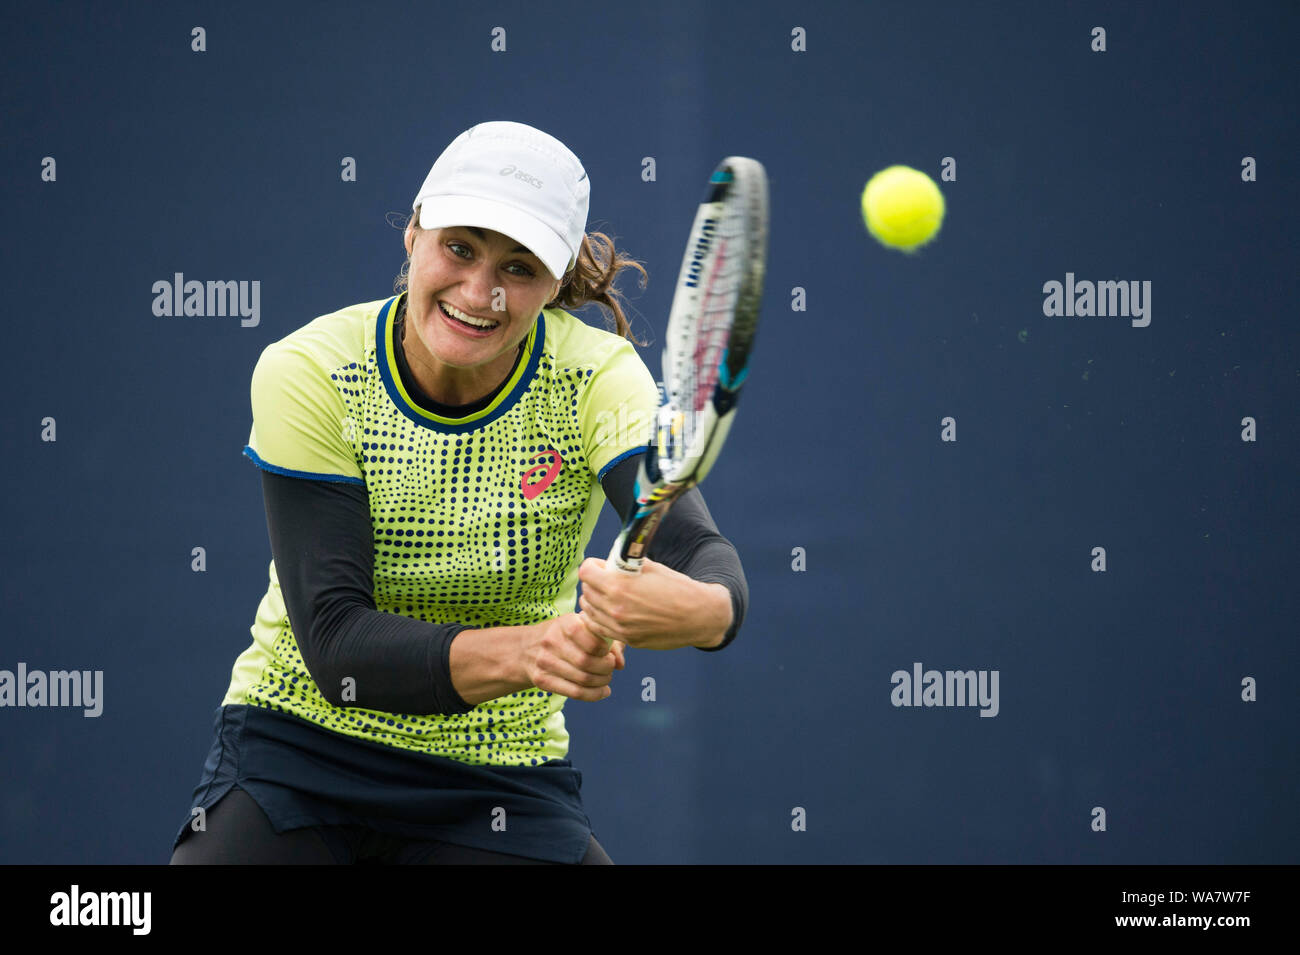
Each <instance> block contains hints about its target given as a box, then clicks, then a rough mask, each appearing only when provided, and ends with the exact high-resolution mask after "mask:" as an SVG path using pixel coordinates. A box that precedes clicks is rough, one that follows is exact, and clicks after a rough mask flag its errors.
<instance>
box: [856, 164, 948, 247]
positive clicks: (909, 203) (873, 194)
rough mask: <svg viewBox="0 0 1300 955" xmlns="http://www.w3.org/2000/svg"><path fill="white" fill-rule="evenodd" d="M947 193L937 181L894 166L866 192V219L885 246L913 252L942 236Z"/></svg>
mask: <svg viewBox="0 0 1300 955" xmlns="http://www.w3.org/2000/svg"><path fill="white" fill-rule="evenodd" d="M943 212H944V203H943V193H941V192H940V191H939V187H938V186H936V185H935V184H934V180H933V179H931V178H930V177H929V176H927V175H926V174H925V173H923V172H921V171H920V170H919V169H913V168H911V167H910V166H890V167H889V168H888V169H882V170H880V172H878V173H876V174H875V175H874V176H872V177H871V178H870V179H869V180H868V181H867V185H866V188H865V189H863V190H862V218H863V219H865V220H866V223H867V229H868V231H870V232H871V234H872V235H874V236H875V237H876V238H877V239H878V240H879V241H880V242H881V243H882V244H883V245H887V246H889V247H890V248H891V249H900V250H901V251H903V252H911V251H913V250H915V249H918V248H920V247H921V246H923V245H925V244H926V243H927V242H929V241H930V240H931V239H933V238H934V237H935V236H936V235H938V234H939V226H940V225H942V224H943Z"/></svg>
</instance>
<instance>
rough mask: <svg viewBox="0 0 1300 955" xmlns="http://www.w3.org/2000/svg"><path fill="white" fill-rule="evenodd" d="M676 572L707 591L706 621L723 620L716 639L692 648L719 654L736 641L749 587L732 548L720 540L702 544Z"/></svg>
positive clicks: (722, 539) (709, 540) (698, 643)
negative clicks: (718, 651)
mask: <svg viewBox="0 0 1300 955" xmlns="http://www.w3.org/2000/svg"><path fill="white" fill-rule="evenodd" d="M652 549H653V547H652ZM677 569H678V570H679V571H680V572H681V573H683V574H685V575H686V576H687V577H690V578H692V579H693V580H694V581H695V582H696V583H697V584H699V585H701V587H704V588H707V593H708V594H709V595H710V598H711V600H712V601H713V603H712V604H710V606H709V609H710V611H711V613H712V616H710V617H709V618H708V619H709V620H712V621H716V620H719V619H721V620H725V623H724V624H723V625H722V628H721V631H720V632H718V633H717V635H716V638H715V639H710V640H708V641H705V642H697V643H695V644H694V645H695V646H696V647H699V649H701V650H721V649H722V648H723V647H725V646H727V644H729V643H731V641H732V640H734V639H735V638H736V634H737V633H738V632H739V631H740V625H741V623H742V622H744V619H745V611H746V609H747V607H748V605H749V583H748V581H747V580H746V579H745V571H744V568H742V567H741V564H740V557H739V555H738V554H737V553H736V549H735V547H733V546H732V544H731V543H730V541H727V540H726V539H725V538H723V537H721V536H718V537H713V538H711V539H708V540H705V541H703V542H701V543H700V544H698V545H697V546H696V548H695V550H694V551H693V552H692V553H691V555H690V557H689V559H687V560H686V561H684V562H682V563H680V564H679V566H678V568H677ZM703 592H705V591H702V593H703Z"/></svg>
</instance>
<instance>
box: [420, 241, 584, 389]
mask: <svg viewBox="0 0 1300 955" xmlns="http://www.w3.org/2000/svg"><path fill="white" fill-rule="evenodd" d="M405 241H406V251H407V254H408V255H409V256H410V257H411V268H410V273H409V279H408V292H407V306H406V325H407V328H406V335H405V341H404V342H403V347H404V349H405V352H406V360H407V363H408V364H409V365H410V366H411V371H412V372H413V373H414V375H415V377H416V380H417V381H418V382H419V384H420V387H421V388H422V389H423V390H424V391H425V392H426V393H427V394H428V395H429V397H431V398H433V399H434V400H435V401H439V402H442V403H444V404H451V405H458V404H468V403H469V402H471V401H475V400H477V399H478V398H481V397H483V396H484V395H486V394H488V393H490V392H491V391H492V390H493V389H494V388H496V387H497V386H498V385H500V384H501V383H502V382H503V381H504V380H505V379H506V377H507V376H508V375H509V374H510V370H511V368H512V367H513V366H514V363H515V355H516V353H517V351H518V349H519V344H520V342H522V341H523V340H524V339H525V338H527V337H528V333H529V332H530V331H532V328H533V324H534V323H535V322H536V321H537V315H538V313H539V312H540V311H541V310H542V308H543V306H545V305H546V303H547V302H549V301H551V299H553V298H554V297H555V295H556V293H557V292H558V291H559V288H560V282H559V280H558V279H555V278H553V277H552V276H551V273H550V272H548V271H547V269H546V266H544V265H543V264H542V262H541V260H540V259H538V258H537V256H535V255H533V254H532V253H531V252H530V251H528V249H526V248H524V247H523V246H522V245H520V244H519V243H518V242H516V241H515V240H514V239H511V238H510V237H509V236H506V235H503V234H502V233H500V232H494V231H492V230H491V229H479V228H476V227H474V226H453V227H450V228H446V229H433V230H430V231H419V230H417V229H415V227H414V226H413V225H412V226H408V227H407V230H406V236H405Z"/></svg>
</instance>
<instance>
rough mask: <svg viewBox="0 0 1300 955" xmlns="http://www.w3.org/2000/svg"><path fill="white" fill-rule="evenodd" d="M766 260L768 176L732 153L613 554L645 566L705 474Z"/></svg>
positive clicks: (696, 236)
mask: <svg viewBox="0 0 1300 955" xmlns="http://www.w3.org/2000/svg"><path fill="white" fill-rule="evenodd" d="M766 267H767V173H766V171H765V170H764V169H763V165H762V163H760V162H758V161H757V160H755V159H748V158H745V157H743V156H729V157H728V158H726V159H724V160H723V161H722V162H721V163H719V164H718V168H717V169H715V170H714V171H713V175H712V176H711V177H709V188H708V193H707V194H706V197H705V200H704V202H702V203H701V204H700V207H699V210H698V211H697V212H696V213H695V223H694V225H692V226H691V234H690V238H689V239H688V241H687V243H686V255H685V257H684V258H683V260H682V271H681V274H680V275H679V276H678V277H677V289H676V292H675V293H674V295H673V304H672V309H671V310H670V311H669V313H668V335H667V339H666V341H665V344H664V354H663V378H664V380H663V383H662V386H661V390H660V406H659V413H658V415H657V417H656V421H655V429H654V433H653V434H652V435H651V437H650V441H649V444H648V445H647V448H646V453H645V454H644V455H643V456H642V458H641V466H640V468H639V469H638V472H637V481H636V487H635V494H636V505H635V507H634V508H633V509H632V513H631V515H630V516H629V517H628V519H627V521H626V523H625V524H624V526H623V530H622V532H621V533H620V534H619V535H618V540H617V541H615V542H614V549H613V550H612V551H611V552H610V555H609V561H610V562H611V563H613V564H614V565H615V566H616V567H618V568H619V569H620V570H623V571H626V572H628V573H640V571H641V563H642V561H643V560H644V559H645V555H646V550H647V548H649V546H650V541H651V540H652V539H653V538H654V535H655V531H657V530H658V528H659V525H660V523H661V522H662V521H663V519H664V515H665V514H667V513H668V509H669V508H670V507H672V505H673V502H674V501H676V500H677V499H678V498H679V497H681V496H682V495H683V494H685V493H686V492H687V491H688V490H690V489H691V488H692V487H694V486H695V485H696V484H698V483H700V481H702V480H704V478H705V476H706V475H707V474H708V473H709V470H710V469H711V468H712V467H713V463H714V462H715V461H716V460H717V458H718V453H719V452H720V451H721V450H722V445H723V442H724V441H726V439H727V432H728V431H729V430H730V429H731V424H732V421H733V420H735V416H736V401H737V399H738V398H739V397H740V389H741V387H742V386H743V385H744V383H745V378H746V376H747V375H748V372H749V356H750V350H751V349H752V347H753V344H754V332H755V330H756V328H757V326H758V307H759V304H760V301H761V300H762V297H763V273H764V271H765V269H766Z"/></svg>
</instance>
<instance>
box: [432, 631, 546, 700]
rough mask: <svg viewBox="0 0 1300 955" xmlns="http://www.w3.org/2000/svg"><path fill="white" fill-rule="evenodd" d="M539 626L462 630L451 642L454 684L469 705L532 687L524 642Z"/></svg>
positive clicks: (452, 678)
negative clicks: (526, 674) (526, 670)
mask: <svg viewBox="0 0 1300 955" xmlns="http://www.w3.org/2000/svg"><path fill="white" fill-rule="evenodd" d="M537 629H538V628H537V627H490V628H487V629H483V630H462V631H461V632H460V633H458V634H457V635H456V637H455V639H454V640H452V642H451V654H450V667H451V682H452V685H453V686H455V688H456V692H457V694H458V695H459V696H460V698H461V699H463V700H464V701H465V702H466V703H469V704H471V705H477V704H479V703H483V702H485V701H487V700H495V699H496V698H497V697H501V696H508V695H509V694H511V693H517V692H519V691H520V690H526V689H528V688H529V687H531V686H532V684H531V683H530V682H529V681H528V678H527V676H525V671H524V664H523V650H522V647H523V643H524V641H525V640H527V639H529V638H532V637H535V636H536V634H537Z"/></svg>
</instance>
